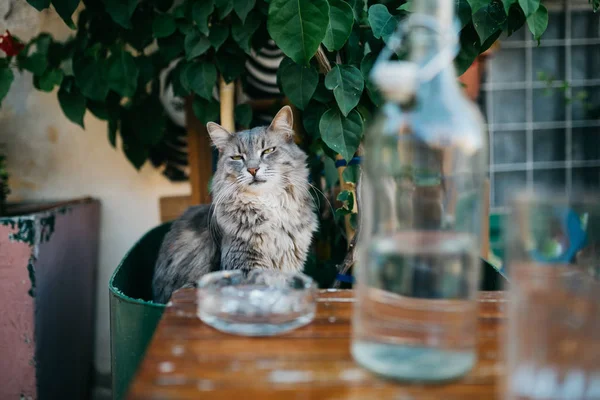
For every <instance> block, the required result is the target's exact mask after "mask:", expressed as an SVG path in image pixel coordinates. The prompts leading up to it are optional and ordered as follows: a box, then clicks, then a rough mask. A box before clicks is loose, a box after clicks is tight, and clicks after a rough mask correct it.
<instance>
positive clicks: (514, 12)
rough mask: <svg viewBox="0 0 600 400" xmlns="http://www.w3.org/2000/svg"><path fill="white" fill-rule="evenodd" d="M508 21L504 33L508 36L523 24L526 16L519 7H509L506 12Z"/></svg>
mask: <svg viewBox="0 0 600 400" xmlns="http://www.w3.org/2000/svg"><path fill="white" fill-rule="evenodd" d="M508 13H509V14H508V21H507V22H508V23H507V24H506V25H507V26H506V34H507V35H508V36H510V35H512V34H513V33H515V32H516V31H518V30H519V29H521V27H522V26H523V24H525V21H526V18H525V14H524V13H523V10H521V7H518V6H516V7H511V8H510V10H509V12H508Z"/></svg>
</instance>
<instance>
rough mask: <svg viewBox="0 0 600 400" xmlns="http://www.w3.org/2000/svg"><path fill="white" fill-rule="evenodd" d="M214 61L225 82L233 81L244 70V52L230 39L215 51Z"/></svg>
mask: <svg viewBox="0 0 600 400" xmlns="http://www.w3.org/2000/svg"><path fill="white" fill-rule="evenodd" d="M216 61H217V67H218V68H219V72H221V75H222V76H223V79H225V82H232V81H234V80H235V79H237V78H239V77H240V75H242V73H244V71H245V70H246V53H244V51H243V50H242V49H240V48H239V46H238V45H237V44H236V43H235V42H233V41H231V40H229V41H226V42H225V45H224V46H222V47H221V49H220V50H219V51H218V52H217V55H216Z"/></svg>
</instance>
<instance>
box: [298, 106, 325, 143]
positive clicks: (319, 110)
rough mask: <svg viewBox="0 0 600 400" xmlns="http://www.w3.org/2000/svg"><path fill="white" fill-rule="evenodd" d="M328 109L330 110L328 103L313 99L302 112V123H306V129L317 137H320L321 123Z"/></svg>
mask: <svg viewBox="0 0 600 400" xmlns="http://www.w3.org/2000/svg"><path fill="white" fill-rule="evenodd" d="M327 110H329V107H328V106H327V105H325V104H323V103H319V102H316V101H311V102H310V103H308V106H307V107H306V108H305V109H304V112H303V113H302V125H304V130H306V132H308V133H310V134H311V135H312V137H313V138H315V139H317V138H319V123H320V121H321V117H322V116H323V114H325V111H327Z"/></svg>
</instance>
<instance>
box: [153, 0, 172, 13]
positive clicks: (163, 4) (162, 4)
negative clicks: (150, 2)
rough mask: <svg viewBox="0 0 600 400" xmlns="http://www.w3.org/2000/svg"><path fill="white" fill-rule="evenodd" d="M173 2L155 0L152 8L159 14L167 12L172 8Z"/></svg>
mask: <svg viewBox="0 0 600 400" xmlns="http://www.w3.org/2000/svg"><path fill="white" fill-rule="evenodd" d="M174 2H175V0H155V1H154V6H155V7H156V9H157V10H159V11H161V12H167V11H169V10H170V9H171V7H173V3H174Z"/></svg>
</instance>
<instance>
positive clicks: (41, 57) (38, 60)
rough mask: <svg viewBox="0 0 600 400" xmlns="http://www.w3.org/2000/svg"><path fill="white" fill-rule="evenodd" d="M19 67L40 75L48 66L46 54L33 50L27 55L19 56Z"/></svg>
mask: <svg viewBox="0 0 600 400" xmlns="http://www.w3.org/2000/svg"><path fill="white" fill-rule="evenodd" d="M19 67H21V68H23V69H26V70H27V71H29V72H31V73H32V74H33V75H42V74H43V73H44V71H46V68H47V67H48V59H47V56H46V54H42V53H39V52H35V53H33V54H32V55H30V56H28V57H20V58H19Z"/></svg>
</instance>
